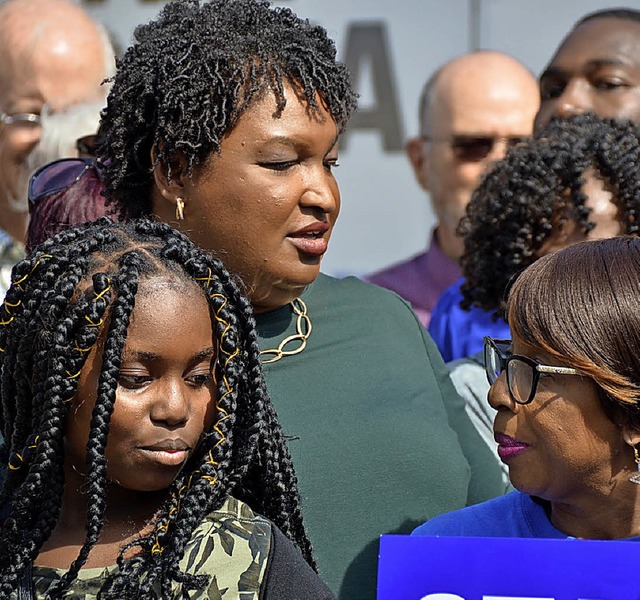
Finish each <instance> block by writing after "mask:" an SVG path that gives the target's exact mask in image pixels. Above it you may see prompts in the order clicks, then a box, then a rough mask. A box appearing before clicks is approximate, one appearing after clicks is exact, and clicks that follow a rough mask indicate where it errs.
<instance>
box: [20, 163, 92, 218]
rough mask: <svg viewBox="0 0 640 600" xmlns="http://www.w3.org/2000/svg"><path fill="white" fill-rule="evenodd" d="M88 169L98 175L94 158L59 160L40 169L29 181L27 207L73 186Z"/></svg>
mask: <svg viewBox="0 0 640 600" xmlns="http://www.w3.org/2000/svg"><path fill="white" fill-rule="evenodd" d="M89 169H95V170H96V173H97V174H98V176H99V175H100V168H99V165H98V162H97V160H96V159H95V158H61V159H60V160H55V161H53V162H50V163H48V164H46V165H44V166H42V167H40V168H39V169H38V170H37V171H35V172H34V173H33V175H31V179H30V180H29V207H31V206H33V205H34V204H35V203H37V202H39V201H40V200H42V199H43V198H47V197H48V196H51V195H52V194H56V193H58V192H61V191H62V190H66V189H68V188H70V187H71V186H73V185H75V184H76V183H77V182H78V181H80V179H81V178H82V176H83V175H84V174H85V173H86V172H87V171H88V170H89Z"/></svg>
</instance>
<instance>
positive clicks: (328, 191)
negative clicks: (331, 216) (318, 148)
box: [301, 166, 340, 213]
mask: <svg viewBox="0 0 640 600" xmlns="http://www.w3.org/2000/svg"><path fill="white" fill-rule="evenodd" d="M304 186H305V189H304V192H303V194H302V197H301V204H302V205H303V206H308V207H316V208H319V209H320V210H321V211H322V212H323V213H332V212H334V211H335V210H336V209H337V208H338V206H339V203H340V192H339V190H338V184H337V182H336V180H335V179H334V177H333V176H332V175H331V173H330V172H328V171H327V170H326V168H325V167H324V166H318V167H315V168H313V169H309V171H308V172H307V174H306V176H305V181H304Z"/></svg>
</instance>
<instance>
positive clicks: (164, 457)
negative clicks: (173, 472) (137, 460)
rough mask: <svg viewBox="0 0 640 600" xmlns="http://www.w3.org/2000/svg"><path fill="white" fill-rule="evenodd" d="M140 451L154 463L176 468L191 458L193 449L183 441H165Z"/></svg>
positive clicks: (142, 448)
mask: <svg viewBox="0 0 640 600" xmlns="http://www.w3.org/2000/svg"><path fill="white" fill-rule="evenodd" d="M140 450H141V451H142V452H143V453H144V454H145V455H146V456H147V457H148V458H150V459H151V460H153V461H154V462H157V463H160V464H162V465H166V466H170V467H175V466H180V465H181V464H183V463H184V462H185V461H186V460H187V458H189V451H190V450H191V448H190V447H189V446H188V445H187V444H186V443H185V442H183V441H182V440H165V441H163V442H159V443H157V444H154V445H152V446H144V447H141V448H140Z"/></svg>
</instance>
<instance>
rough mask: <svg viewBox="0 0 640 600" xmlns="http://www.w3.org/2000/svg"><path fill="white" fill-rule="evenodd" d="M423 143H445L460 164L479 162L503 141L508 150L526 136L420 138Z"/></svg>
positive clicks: (524, 140)
mask: <svg viewBox="0 0 640 600" xmlns="http://www.w3.org/2000/svg"><path fill="white" fill-rule="evenodd" d="M422 139H423V140H424V141H425V142H432V143H446V144H449V145H450V146H451V149H452V150H453V155H454V156H455V157H456V159H457V160H459V161H460V162H479V161H481V160H484V159H485V158H487V156H489V154H490V153H491V151H492V150H493V147H494V146H495V145H496V143H497V142H499V141H501V140H504V141H505V142H506V143H507V147H508V148H512V147H513V146H516V145H518V144H521V143H522V142H526V141H527V140H528V139H529V138H528V137H527V136H521V135H518V136H516V135H514V136H506V137H490V136H480V135H452V136H451V137H448V138H433V137H429V136H426V135H424V136H422Z"/></svg>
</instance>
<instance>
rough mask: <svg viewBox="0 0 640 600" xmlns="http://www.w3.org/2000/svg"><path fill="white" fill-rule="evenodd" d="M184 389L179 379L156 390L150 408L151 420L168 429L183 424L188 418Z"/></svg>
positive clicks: (187, 404)
mask: <svg viewBox="0 0 640 600" xmlns="http://www.w3.org/2000/svg"><path fill="white" fill-rule="evenodd" d="M185 387H186V386H185V384H184V382H183V381H182V379H180V381H176V382H171V383H167V385H165V386H163V387H162V388H161V389H158V390H156V395H155V398H154V400H153V404H152V406H151V419H152V420H153V421H156V422H158V423H165V424H166V425H168V426H169V427H176V426H178V425H182V424H183V423H185V422H186V421H187V420H188V417H189V402H188V399H187V393H186V389H185Z"/></svg>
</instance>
